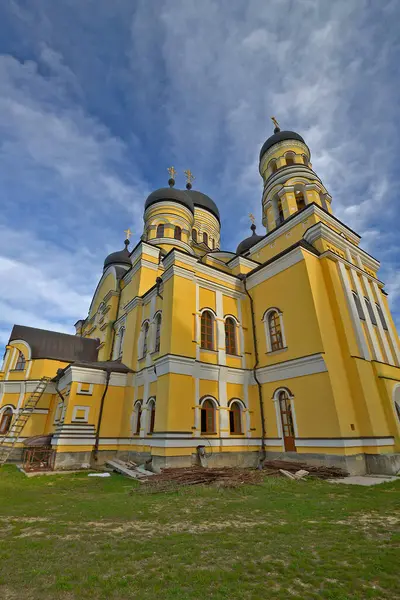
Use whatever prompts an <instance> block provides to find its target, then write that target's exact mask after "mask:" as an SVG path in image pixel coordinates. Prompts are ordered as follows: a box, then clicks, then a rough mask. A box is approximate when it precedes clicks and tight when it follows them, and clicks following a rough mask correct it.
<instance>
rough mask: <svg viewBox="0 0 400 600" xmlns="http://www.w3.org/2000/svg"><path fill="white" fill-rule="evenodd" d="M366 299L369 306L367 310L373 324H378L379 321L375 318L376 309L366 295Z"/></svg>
mask: <svg viewBox="0 0 400 600" xmlns="http://www.w3.org/2000/svg"><path fill="white" fill-rule="evenodd" d="M364 300H365V304H366V306H367V311H368V314H369V318H370V319H371V323H372V325H378V323H377V322H376V319H375V314H374V309H373V308H372V304H371V302H370V301H369V298H367V297H366V296H364Z"/></svg>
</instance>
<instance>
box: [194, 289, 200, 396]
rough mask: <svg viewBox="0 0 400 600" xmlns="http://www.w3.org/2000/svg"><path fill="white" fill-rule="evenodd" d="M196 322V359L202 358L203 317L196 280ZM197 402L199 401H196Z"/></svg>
mask: <svg viewBox="0 0 400 600" xmlns="http://www.w3.org/2000/svg"><path fill="white" fill-rule="evenodd" d="M195 318H196V322H195V325H196V327H195V330H196V331H195V336H196V337H195V339H196V360H200V343H201V317H200V286H199V284H198V283H197V281H196V317H195ZM196 404H197V402H196Z"/></svg>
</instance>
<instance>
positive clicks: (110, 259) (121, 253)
mask: <svg viewBox="0 0 400 600" xmlns="http://www.w3.org/2000/svg"><path fill="white" fill-rule="evenodd" d="M128 246H129V240H125V248H124V249H123V250H118V252H112V253H111V254H109V255H108V256H107V258H106V260H105V261H104V269H106V268H107V267H109V266H110V265H129V266H130V267H131V266H132V263H131V259H130V252H129V250H128Z"/></svg>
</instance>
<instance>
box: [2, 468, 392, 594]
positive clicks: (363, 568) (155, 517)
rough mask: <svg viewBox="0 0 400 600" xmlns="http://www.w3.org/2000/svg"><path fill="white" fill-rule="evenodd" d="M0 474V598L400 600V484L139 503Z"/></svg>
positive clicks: (108, 488)
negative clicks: (373, 599)
mask: <svg viewBox="0 0 400 600" xmlns="http://www.w3.org/2000/svg"><path fill="white" fill-rule="evenodd" d="M138 485H139V484H137V483H135V482H132V481H131V480H129V479H126V478H123V477H122V476H118V475H113V476H112V477H110V478H108V479H100V478H90V477H87V475H86V474H77V475H55V476H43V477H35V478H31V479H27V478H26V477H25V476H24V475H22V474H21V473H19V472H18V471H17V470H16V468H15V467H13V466H6V467H3V468H2V469H1V471H0V520H1V523H0V535H1V538H2V539H1V540H0V598H1V599H3V600H14V599H15V600H17V599H18V600H20V599H23V600H31V599H35V600H36V599H41V600H50V599H52V600H53V599H56V600H58V599H62V600H71V599H75V598H76V599H79V600H85V599H92V598H96V599H103V598H104V599H105V598H107V599H121V600H122V599H124V600H125V599H127V598H135V599H137V600H153V599H157V600H160V599H162V600H172V599H174V600H181V599H190V600H205V599H208V598H212V599H215V600H219V599H222V598H224V599H226V598H228V599H229V600H234V599H235V600H236V599H237V600H239V599H240V600H241V599H246V600H247V599H254V600H261V599H266V600H270V599H275V598H276V599H285V600H287V599H288V598H301V599H309V598H324V599H332V600H333V599H335V600H339V599H340V600H347V599H349V598H357V599H360V600H365V599H369V598H379V599H380V600H381V599H385V598H390V599H392V600H393V599H394V598H400V587H399V572H400V571H399V564H400V552H399V541H400V535H399V527H398V525H399V515H400V506H399V497H400V494H399V491H400V481H396V482H394V483H388V484H382V485H379V486H375V487H370V488H365V487H359V486H344V485H334V484H329V483H325V482H321V481H307V482H304V481H298V482H297V481H289V480H286V479H273V478H267V479H266V480H265V482H264V483H263V484H262V485H260V486H245V487H243V488H240V489H216V488H190V489H186V490H180V491H178V492H170V493H167V494H160V493H158V494H143V493H138V492H137V488H138Z"/></svg>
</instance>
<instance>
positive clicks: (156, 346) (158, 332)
mask: <svg viewBox="0 0 400 600" xmlns="http://www.w3.org/2000/svg"><path fill="white" fill-rule="evenodd" d="M160 337H161V313H158V314H157V315H156V337H155V341H154V352H160Z"/></svg>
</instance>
